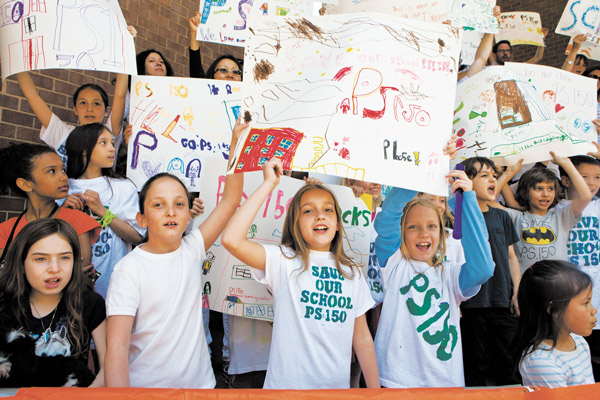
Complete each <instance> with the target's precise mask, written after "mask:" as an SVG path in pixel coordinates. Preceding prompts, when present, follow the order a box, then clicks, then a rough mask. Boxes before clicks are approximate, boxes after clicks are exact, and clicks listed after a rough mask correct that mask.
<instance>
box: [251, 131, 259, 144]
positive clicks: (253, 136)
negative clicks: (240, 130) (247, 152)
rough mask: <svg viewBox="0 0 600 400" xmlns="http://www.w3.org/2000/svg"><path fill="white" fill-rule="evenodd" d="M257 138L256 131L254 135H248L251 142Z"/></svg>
mask: <svg viewBox="0 0 600 400" xmlns="http://www.w3.org/2000/svg"><path fill="white" fill-rule="evenodd" d="M257 139H258V133H255V134H254V135H252V136H251V137H250V141H251V142H256V140H257Z"/></svg>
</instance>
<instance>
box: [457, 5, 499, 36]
mask: <svg viewBox="0 0 600 400" xmlns="http://www.w3.org/2000/svg"><path fill="white" fill-rule="evenodd" d="M449 1H450V19H451V21H452V24H453V25H456V26H464V27H466V28H472V29H475V30H476V31H478V32H489V33H498V20H496V17H494V6H495V5H496V0H449Z"/></svg>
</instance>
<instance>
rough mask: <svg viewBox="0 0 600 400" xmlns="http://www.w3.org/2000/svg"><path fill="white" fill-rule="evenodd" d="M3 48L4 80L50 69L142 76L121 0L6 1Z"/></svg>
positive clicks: (0, 6)
mask: <svg viewBox="0 0 600 400" xmlns="http://www.w3.org/2000/svg"><path fill="white" fill-rule="evenodd" d="M0 49H1V52H0V57H1V58H2V79H6V78H7V77H8V76H11V75H13V74H16V73H19V72H23V71H31V70H38V69H49V68H69V69H83V70H98V71H108V72H121V73H125V74H129V75H135V74H137V66H136V61H135V46H134V43H133V37H132V36H131V34H130V33H129V32H128V31H127V23H126V22H125V18H123V14H122V13H121V8H120V7H119V3H118V2H117V0H88V1H85V2H79V1H74V2H65V1H25V0H0Z"/></svg>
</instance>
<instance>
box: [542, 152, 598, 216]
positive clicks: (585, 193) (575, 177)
mask: <svg viewBox="0 0 600 400" xmlns="http://www.w3.org/2000/svg"><path fill="white" fill-rule="evenodd" d="M550 155H552V158H553V160H552V161H553V162H554V163H555V164H557V165H558V166H560V167H562V169H564V170H565V172H566V173H567V175H569V180H570V181H571V184H572V185H573V188H574V189H575V191H576V192H577V198H576V199H574V200H573V201H572V202H571V209H572V210H573V215H575V216H579V215H581V213H582V212H583V210H584V209H585V208H586V207H587V205H588V204H589V202H590V201H591V200H592V193H591V192H590V189H589V188H588V186H587V184H586V183H585V180H583V178H582V177H581V174H580V173H579V171H577V168H575V166H574V165H573V163H572V162H571V160H570V159H569V158H568V157H559V156H557V155H556V154H555V153H554V152H553V151H551V152H550Z"/></svg>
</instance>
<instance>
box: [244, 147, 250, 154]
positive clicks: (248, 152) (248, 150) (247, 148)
mask: <svg viewBox="0 0 600 400" xmlns="http://www.w3.org/2000/svg"><path fill="white" fill-rule="evenodd" d="M250 150H252V146H246V148H245V149H244V153H246V154H250Z"/></svg>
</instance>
